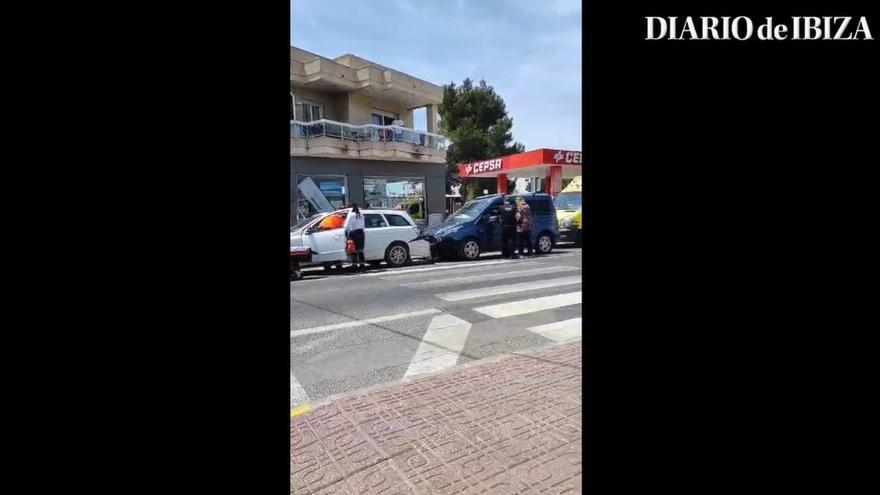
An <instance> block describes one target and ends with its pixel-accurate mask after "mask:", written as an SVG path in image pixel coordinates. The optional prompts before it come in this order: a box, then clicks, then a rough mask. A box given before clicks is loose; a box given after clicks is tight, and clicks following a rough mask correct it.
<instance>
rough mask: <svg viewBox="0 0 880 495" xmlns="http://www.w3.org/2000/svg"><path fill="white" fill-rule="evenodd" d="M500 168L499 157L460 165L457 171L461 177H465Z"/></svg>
mask: <svg viewBox="0 0 880 495" xmlns="http://www.w3.org/2000/svg"><path fill="white" fill-rule="evenodd" d="M501 168H502V166H501V158H495V159H493V160H485V161H482V162H474V163H468V164H467V165H462V166H461V168H460V169H459V173H460V175H461V176H462V177H467V176H469V175H474V174H482V173H483V172H495V171H498V170H501Z"/></svg>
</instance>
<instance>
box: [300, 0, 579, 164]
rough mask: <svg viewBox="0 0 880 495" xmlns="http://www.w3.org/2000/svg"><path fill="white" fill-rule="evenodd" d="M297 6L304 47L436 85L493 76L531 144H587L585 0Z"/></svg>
mask: <svg viewBox="0 0 880 495" xmlns="http://www.w3.org/2000/svg"><path fill="white" fill-rule="evenodd" d="M290 10H291V19H290V20H291V29H290V39H291V44H293V45H294V46H297V47H299V48H302V49H304V50H308V51H310V52H314V53H317V54H319V55H322V56H325V57H329V58H334V57H338V56H340V55H343V54H345V53H352V54H355V55H358V56H360V57H363V58H366V59H368V60H372V61H374V62H376V63H379V64H382V65H385V66H388V67H391V68H393V69H396V70H400V71H402V72H405V73H407V74H410V75H412V76H415V77H418V78H421V79H424V80H426V81H430V82H433V83H436V84H446V83H449V82H452V81H454V82H455V83H456V84H459V83H461V81H462V80H464V78H466V77H470V78H471V79H473V80H474V81H479V80H480V79H486V82H488V83H489V84H490V85H492V86H494V87H495V90H496V91H497V92H498V93H499V94H500V95H501V97H502V98H504V101H505V103H506V104H507V111H508V114H509V115H510V116H511V117H513V137H514V139H515V140H516V141H519V142H521V143H523V144H524V145H525V147H526V150H531V149H537V148H560V149H571V150H581V149H582V147H581V0H541V1H533V0H291V9H290ZM423 121H424V117H423V116H417V117H416V122H417V124H416V126H417V127H421V128H422V129H424V124H423Z"/></svg>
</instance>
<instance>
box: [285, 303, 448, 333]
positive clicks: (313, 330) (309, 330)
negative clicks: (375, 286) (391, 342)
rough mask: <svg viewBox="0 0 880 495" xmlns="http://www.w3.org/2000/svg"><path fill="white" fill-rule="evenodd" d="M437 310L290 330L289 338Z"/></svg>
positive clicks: (435, 312)
mask: <svg viewBox="0 0 880 495" xmlns="http://www.w3.org/2000/svg"><path fill="white" fill-rule="evenodd" d="M439 312H440V310H439V309H433V308H432V309H423V310H421V311H413V312H412V313H399V314H396V315H387V316H377V317H376V318H367V319H364V320H354V321H345V322H342V323H334V324H332V325H323V326H320V327H311V328H304V329H302V330H291V331H290V336H291V337H297V336H299V335H309V334H313V333H320V332H329V331H331V330H340V329H343V328H353V327H360V326H364V325H373V324H375V323H384V322H386V321H394V320H403V319H405V318H414V317H416V316H424V315H433V314H437V313H439Z"/></svg>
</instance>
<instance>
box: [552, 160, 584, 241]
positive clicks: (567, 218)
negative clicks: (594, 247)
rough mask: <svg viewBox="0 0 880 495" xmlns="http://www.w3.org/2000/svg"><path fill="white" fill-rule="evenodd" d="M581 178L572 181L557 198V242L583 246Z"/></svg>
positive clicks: (555, 203)
mask: <svg viewBox="0 0 880 495" xmlns="http://www.w3.org/2000/svg"><path fill="white" fill-rule="evenodd" d="M581 197H582V195H581V176H577V177H575V178H574V179H572V181H571V183H570V184H568V185H567V186H565V189H563V190H562V192H560V193H559V196H556V199H555V200H554V205H556V220H557V221H558V222H559V239H557V242H573V243H575V245H577V246H580V245H581V239H582V229H583V223H582V222H581V210H582V208H581Z"/></svg>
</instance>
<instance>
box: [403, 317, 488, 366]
mask: <svg viewBox="0 0 880 495" xmlns="http://www.w3.org/2000/svg"><path fill="white" fill-rule="evenodd" d="M470 330H471V323H470V322H467V321H465V320H462V319H461V318H457V317H455V316H452V315H448V314H443V315H439V316H435V317H434V319H432V320H431V324H430V326H428V331H427V332H425V335H424V336H423V337H422V343H421V344H419V348H418V349H417V350H416V354H415V356H413V358H412V361H410V363H409V368H407V370H406V374H405V375H404V378H407V377H410V376H413V375H419V374H422V373H430V372H432V371H439V370H443V369H446V368H451V367H453V366H455V365H456V364H458V355H459V354H460V353H461V350H462V349H464V343H465V341H467V337H468V333H469V332H470Z"/></svg>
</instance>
